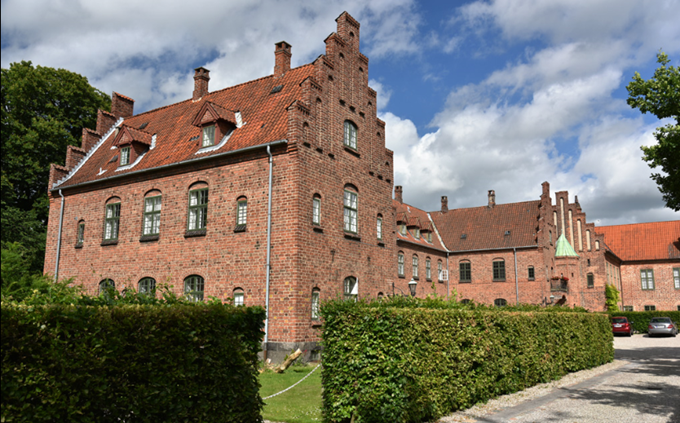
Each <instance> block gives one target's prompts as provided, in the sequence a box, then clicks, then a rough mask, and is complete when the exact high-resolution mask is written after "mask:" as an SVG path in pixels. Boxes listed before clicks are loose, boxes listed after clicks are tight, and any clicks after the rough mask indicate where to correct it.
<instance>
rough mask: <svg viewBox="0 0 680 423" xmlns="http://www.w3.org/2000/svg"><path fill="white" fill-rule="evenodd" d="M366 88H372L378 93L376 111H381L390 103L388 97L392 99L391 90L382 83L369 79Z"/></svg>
mask: <svg viewBox="0 0 680 423" xmlns="http://www.w3.org/2000/svg"><path fill="white" fill-rule="evenodd" d="M368 86H369V87H371V88H373V89H374V90H375V91H376V92H377V93H378V101H377V105H376V107H377V108H378V111H380V110H383V109H384V108H385V107H387V103H389V102H390V97H392V90H391V89H389V88H388V87H386V86H385V85H384V84H383V83H381V82H378V81H376V80H375V79H371V80H369V81H368Z"/></svg>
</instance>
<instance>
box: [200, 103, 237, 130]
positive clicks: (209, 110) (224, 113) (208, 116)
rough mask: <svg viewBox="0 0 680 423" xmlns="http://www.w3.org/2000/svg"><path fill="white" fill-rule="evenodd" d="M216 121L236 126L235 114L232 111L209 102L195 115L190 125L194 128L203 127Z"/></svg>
mask: <svg viewBox="0 0 680 423" xmlns="http://www.w3.org/2000/svg"><path fill="white" fill-rule="evenodd" d="M218 120H223V121H225V122H229V123H231V124H233V125H236V113H235V112H234V111H232V110H229V109H225V108H224V107H222V106H220V105H218V104H215V103H213V102H210V101H206V102H205V103H203V106H201V109H200V110H199V111H198V113H197V114H196V118H194V121H193V122H192V123H191V124H192V125H194V126H203V125H205V124H209V123H215V122H217V121H218Z"/></svg>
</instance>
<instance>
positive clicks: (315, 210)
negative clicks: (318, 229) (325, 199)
mask: <svg viewBox="0 0 680 423" xmlns="http://www.w3.org/2000/svg"><path fill="white" fill-rule="evenodd" d="M312 223H313V224H315V225H321V198H319V197H314V198H313V199H312Z"/></svg>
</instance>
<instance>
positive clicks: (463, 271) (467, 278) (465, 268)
mask: <svg viewBox="0 0 680 423" xmlns="http://www.w3.org/2000/svg"><path fill="white" fill-rule="evenodd" d="M458 269H459V273H460V282H472V264H471V263H470V260H461V261H460V263H459V264H458Z"/></svg>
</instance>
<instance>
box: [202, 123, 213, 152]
mask: <svg viewBox="0 0 680 423" xmlns="http://www.w3.org/2000/svg"><path fill="white" fill-rule="evenodd" d="M213 145H215V125H209V126H204V127H203V141H202V142H201V147H211V146H213Z"/></svg>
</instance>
